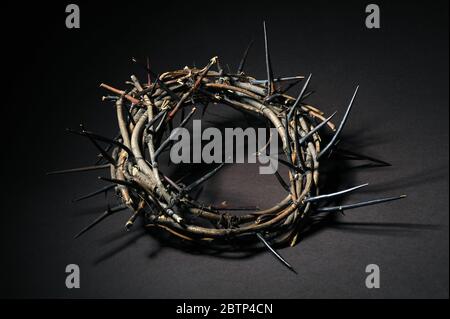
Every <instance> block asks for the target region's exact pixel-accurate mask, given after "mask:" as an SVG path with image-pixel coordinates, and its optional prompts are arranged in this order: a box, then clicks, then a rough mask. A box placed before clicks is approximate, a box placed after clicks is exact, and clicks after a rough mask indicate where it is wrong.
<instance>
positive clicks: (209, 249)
mask: <svg viewBox="0 0 450 319" xmlns="http://www.w3.org/2000/svg"><path fill="white" fill-rule="evenodd" d="M243 120H245V119H244V118H228V119H226V120H225V121H224V120H223V119H222V121H219V122H218V123H214V124H215V127H217V128H219V129H220V130H223V129H224V128H226V127H230V125H231V124H234V125H236V123H237V122H238V121H241V122H240V123H243V122H242V121H243ZM244 122H245V121H244ZM246 124H247V126H245V125H243V126H242V128H244V129H245V128H246V127H257V126H259V125H260V124H261V123H258V122H255V123H250V122H247V123H246ZM352 144H353V143H352ZM341 147H342V148H344V147H345V136H343V142H342V146H341ZM345 155H346V156H343V154H341V153H340V152H339V148H338V150H337V151H334V152H333V153H331V156H326V157H324V158H323V159H322V160H321V174H320V182H319V183H320V189H321V193H323V194H329V193H333V192H336V191H339V190H341V189H343V188H345V186H349V185H350V186H351V185H355V183H356V184H358V182H357V181H356V180H355V175H356V174H355V173H356V172H355V171H356V170H358V169H376V168H377V167H387V166H390V164H389V163H387V162H385V161H384V160H380V159H376V158H372V157H368V156H365V155H364V154H358V153H357V151H355V152H353V153H352V154H351V157H348V156H347V155H348V154H347V153H346V154H345ZM355 161H357V162H358V163H363V164H361V165H358V166H355V165H352V162H355ZM210 169H211V165H208V164H195V165H193V164H178V165H176V166H175V167H174V169H173V171H172V174H171V175H172V176H175V177H183V176H186V175H187V176H186V177H185V179H186V183H189V182H190V181H192V180H195V179H197V178H198V176H201V175H202V174H203V173H204V172H205V171H208V170H210ZM192 172H195V173H192ZM189 173H190V174H189ZM273 187H280V185H278V183H277V182H276V181H275V177H274V183H273ZM200 192H201V191H199V192H198V193H197V194H196V195H193V196H194V197H198V195H199V193H200ZM208 193H209V195H210V196H211V194H212V198H211V197H210V200H212V201H214V200H215V199H216V200H220V198H219V196H220V192H217V191H215V190H214V184H212V185H210V186H209V187H208ZM349 197H351V194H348V195H347V194H344V195H342V196H339V197H334V198H332V199H331V200H328V201H326V202H322V203H321V205H324V206H330V205H331V206H332V205H341V204H342V203H343V202H346V201H347V199H348V198H349ZM342 219H343V218H342V216H341V214H339V213H336V212H330V213H322V214H320V215H315V216H309V217H307V218H306V219H305V222H304V223H303V224H302V226H301V228H300V229H299V238H300V240H306V239H307V238H309V237H311V236H313V235H314V234H317V233H319V232H321V231H323V230H326V229H330V228H334V229H338V230H340V231H350V232H356V233H361V234H367V233H370V234H378V235H389V236H397V235H398V236H402V235H404V234H405V233H411V232H413V233H416V232H417V231H427V230H436V229H437V226H435V225H422V224H413V223H390V222H387V223H380V222H374V223H370V222H366V223H357V222H356V223H354V222H352V223H350V222H343V221H342ZM136 226H137V225H136ZM145 233H146V234H149V235H150V236H151V237H152V238H153V239H155V240H156V242H157V247H156V248H155V249H154V250H153V251H151V252H150V254H149V258H154V257H155V256H156V255H158V253H159V252H160V251H161V250H162V249H164V248H172V249H177V250H181V251H183V252H186V253H189V254H194V255H209V256H213V257H216V258H224V259H231V260H242V259H249V258H252V257H255V256H256V255H258V254H260V253H267V248H266V247H264V245H262V243H260V242H258V241H255V238H254V236H251V235H249V236H247V237H244V238H242V237H241V238H239V240H234V239H233V238H230V239H228V240H226V245H221V246H217V247H214V246H212V245H210V244H207V243H202V242H201V241H195V242H192V241H188V240H183V239H180V238H178V237H176V236H172V235H171V234H170V233H167V232H166V231H164V230H163V229H161V228H158V227H147V230H146V231H145ZM142 235H143V234H142V232H140V233H139V234H138V235H133V236H131V237H132V238H129V239H127V240H126V241H125V242H124V243H123V244H121V245H119V246H117V247H116V248H114V249H113V250H111V251H110V252H107V253H105V254H104V255H102V256H101V257H100V258H99V259H98V260H97V261H96V263H101V262H103V261H106V260H107V259H109V258H111V257H113V256H114V255H116V254H117V253H119V252H120V251H121V250H122V249H126V248H127V246H128V245H129V244H133V243H135V241H136V240H137V238H140V237H141V236H142ZM136 236H137V237H136ZM274 247H277V246H275V245H274ZM277 248H284V247H283V246H281V247H277Z"/></svg>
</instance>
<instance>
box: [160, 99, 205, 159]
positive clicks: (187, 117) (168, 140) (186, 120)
mask: <svg viewBox="0 0 450 319" xmlns="http://www.w3.org/2000/svg"><path fill="white" fill-rule="evenodd" d="M196 110H197V108H196V107H193V108H192V110H191V112H189V114H188V115H187V116H186V117H185V118H184V120H183V121H182V122H181V123H180V126H179V127H178V128H180V127H184V126H185V125H186V124H187V122H188V121H189V119H190V118H191V117H192V115H194V113H195V111H196ZM171 131H172V130H171ZM175 131H176V129H175ZM172 136H173V135H172V133H171V134H170V135H169V137H167V138H166V139H165V140H164V142H162V143H161V145H160V146H159V147H158V149H157V150H156V151H155V158H158V156H159V155H160V154H161V152H162V151H164V149H165V148H166V147H167V146H168V145H169V144H170V143H171V142H172V139H171V137H172Z"/></svg>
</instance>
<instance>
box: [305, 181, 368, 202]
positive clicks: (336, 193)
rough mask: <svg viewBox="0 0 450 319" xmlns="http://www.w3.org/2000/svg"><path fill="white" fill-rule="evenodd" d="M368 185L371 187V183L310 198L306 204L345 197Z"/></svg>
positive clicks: (306, 200)
mask: <svg viewBox="0 0 450 319" xmlns="http://www.w3.org/2000/svg"><path fill="white" fill-rule="evenodd" d="M367 185H369V183H365V184H361V185H358V186H354V187H351V188H347V189H344V190H341V191H338V192H335V193H330V194H323V195H318V196H314V197H308V198H306V199H305V202H306V203H307V202H314V201H318V200H322V199H328V198H332V197H336V196H341V195H345V194H347V193H350V192H353V191H355V190H357V189H360V188H362V187H365V186H367Z"/></svg>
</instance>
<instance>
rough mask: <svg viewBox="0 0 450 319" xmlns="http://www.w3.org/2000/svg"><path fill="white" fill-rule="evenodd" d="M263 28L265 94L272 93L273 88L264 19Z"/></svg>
mask: <svg viewBox="0 0 450 319" xmlns="http://www.w3.org/2000/svg"><path fill="white" fill-rule="evenodd" d="M263 28H264V49H265V57H266V71H267V96H270V95H272V90H273V70H272V63H271V62H270V52H269V42H268V39H267V29H266V21H264V22H263Z"/></svg>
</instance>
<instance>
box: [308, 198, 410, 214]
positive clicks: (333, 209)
mask: <svg viewBox="0 0 450 319" xmlns="http://www.w3.org/2000/svg"><path fill="white" fill-rule="evenodd" d="M405 197H406V195H401V196H397V197H387V198H380V199H373V200H369V201H365V202H360V203H355V204H349V205H341V206H333V207H320V208H316V212H318V213H324V212H343V211H345V210H348V209H354V208H359V207H364V206H370V205H376V204H381V203H385V202H390V201H394V200H398V199H402V198H405Z"/></svg>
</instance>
